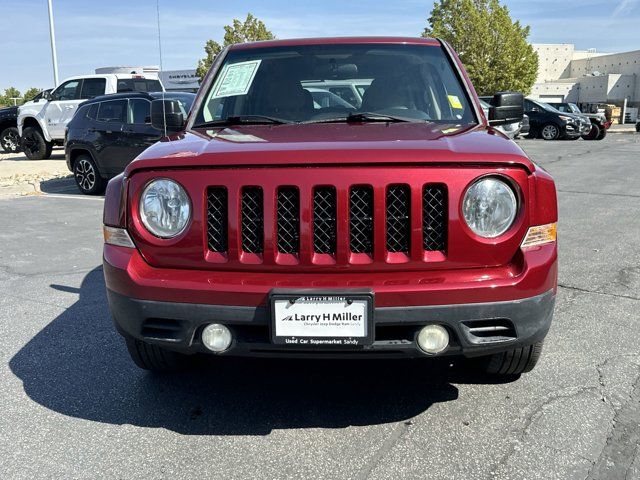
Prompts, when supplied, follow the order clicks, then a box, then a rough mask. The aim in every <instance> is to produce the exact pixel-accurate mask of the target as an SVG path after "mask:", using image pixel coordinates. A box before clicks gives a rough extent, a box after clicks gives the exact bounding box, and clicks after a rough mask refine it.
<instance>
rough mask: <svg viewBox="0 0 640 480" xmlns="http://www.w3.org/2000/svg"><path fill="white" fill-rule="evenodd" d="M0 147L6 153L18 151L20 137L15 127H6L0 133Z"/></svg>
mask: <svg viewBox="0 0 640 480" xmlns="http://www.w3.org/2000/svg"><path fill="white" fill-rule="evenodd" d="M0 147H2V150H4V151H5V152H7V153H16V152H19V151H20V135H18V129H17V128H16V127H7V128H5V129H4V130H2V132H0Z"/></svg>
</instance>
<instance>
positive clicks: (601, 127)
mask: <svg viewBox="0 0 640 480" xmlns="http://www.w3.org/2000/svg"><path fill="white" fill-rule="evenodd" d="M549 105H551V106H552V107H553V108H555V109H556V110H558V111H560V112H564V113H573V114H574V115H582V116H583V117H587V118H588V119H589V121H590V122H591V131H590V132H589V133H587V134H586V135H583V136H582V138H584V139H585V140H602V139H603V138H604V137H606V136H607V130H608V129H609V127H610V126H611V121H609V120H607V117H606V115H605V114H604V113H583V112H582V111H581V110H580V108H578V106H577V105H576V104H575V103H549Z"/></svg>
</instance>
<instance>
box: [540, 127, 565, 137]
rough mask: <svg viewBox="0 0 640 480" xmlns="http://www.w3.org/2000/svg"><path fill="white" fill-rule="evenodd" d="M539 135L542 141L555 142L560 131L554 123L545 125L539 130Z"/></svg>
mask: <svg viewBox="0 0 640 480" xmlns="http://www.w3.org/2000/svg"><path fill="white" fill-rule="evenodd" d="M540 135H541V136H542V138H543V139H544V140H557V139H558V137H560V129H559V128H558V126H557V125H556V124H554V123H547V124H546V125H544V126H543V127H542V130H540Z"/></svg>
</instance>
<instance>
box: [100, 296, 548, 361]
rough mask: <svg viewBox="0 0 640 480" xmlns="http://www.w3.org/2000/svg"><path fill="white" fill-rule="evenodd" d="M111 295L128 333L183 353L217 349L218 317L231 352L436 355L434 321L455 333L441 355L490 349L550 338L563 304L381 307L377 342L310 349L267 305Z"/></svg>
mask: <svg viewBox="0 0 640 480" xmlns="http://www.w3.org/2000/svg"><path fill="white" fill-rule="evenodd" d="M107 293H108V299H109V306H110V308H111V313H112V315H113V318H114V321H115V324H116V328H117V329H118V331H119V332H120V333H122V334H125V335H127V336H130V337H134V338H137V339H139V340H143V341H145V342H149V343H153V344H157V345H160V346H162V347H165V348H168V349H171V350H175V351H179V352H183V353H211V352H209V351H208V350H207V349H206V348H205V347H204V346H203V345H202V344H201V342H200V334H201V332H202V329H203V328H204V327H205V326H206V325H208V324H210V323H223V324H225V325H226V326H227V327H229V329H230V330H231V331H232V333H233V336H234V341H233V343H232V345H231V347H230V348H229V349H228V350H227V351H226V352H224V353H222V354H220V355H230V356H290V357H296V356H304V357H313V356H322V357H346V356H348V357H353V356H357V355H358V354H360V355H362V356H379V357H389V356H395V357H422V356H428V355H427V354H425V353H423V352H422V351H421V350H420V349H419V348H418V346H417V344H416V341H415V340H416V337H417V335H418V331H419V329H420V328H421V327H422V326H424V325H426V324H432V323H437V324H439V325H443V326H445V327H446V328H447V330H448V331H449V336H450V338H451V343H450V345H449V347H448V348H447V350H445V351H444V352H443V353H442V354H441V355H464V356H467V357H473V356H478V355H487V354H490V353H496V352H500V351H504V350H508V349H512V348H514V347H518V346H524V345H531V344H533V343H535V342H539V341H541V340H543V339H544V337H545V336H546V334H547V332H548V330H549V326H550V325H551V319H552V317H553V307H554V304H555V292H553V291H552V290H550V291H548V292H545V293H543V294H541V295H538V296H535V297H531V298H525V299H522V300H514V301H508V302H490V303H475V304H461V305H435V306H421V307H415V306H413V307H387V308H385V307H382V308H375V309H374V315H373V331H374V341H373V343H372V344H370V345H362V346H353V347H334V348H331V347H313V348H309V347H298V346H285V345H275V344H273V343H271V342H270V340H269V339H270V328H271V319H270V313H269V309H268V308H267V307H240V306H229V305H203V304H192V303H172V302H159V301H153V300H138V299H134V298H129V297H126V296H124V295H120V294H118V293H115V292H113V291H110V290H108V291H107Z"/></svg>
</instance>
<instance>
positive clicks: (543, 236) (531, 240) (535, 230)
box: [520, 223, 558, 248]
mask: <svg viewBox="0 0 640 480" xmlns="http://www.w3.org/2000/svg"><path fill="white" fill-rule="evenodd" d="M557 228H558V224H557V223H548V224H546V225H538V226H536V227H529V230H528V231H527V234H526V235H525V237H524V240H523V241H522V245H520V248H527V247H537V246H538V245H543V244H545V243H551V242H555V241H556V235H557Z"/></svg>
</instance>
